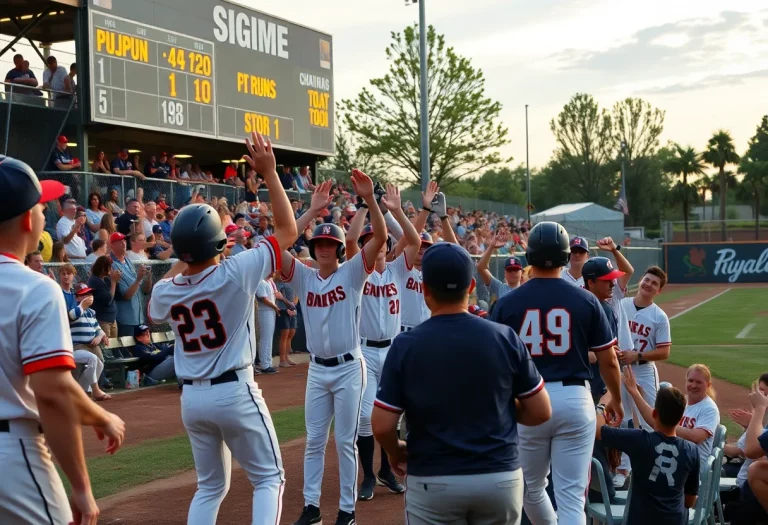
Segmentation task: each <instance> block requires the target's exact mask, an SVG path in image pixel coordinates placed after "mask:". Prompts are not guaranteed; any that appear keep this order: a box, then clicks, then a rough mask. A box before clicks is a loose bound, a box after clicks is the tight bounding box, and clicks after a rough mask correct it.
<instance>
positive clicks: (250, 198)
mask: <svg viewBox="0 0 768 525" xmlns="http://www.w3.org/2000/svg"><path fill="white" fill-rule="evenodd" d="M259 186H261V180H260V179H259V178H258V176H257V175H256V172H255V171H253V170H248V173H247V174H246V176H245V202H256V201H258V200H259V197H258V191H259Z"/></svg>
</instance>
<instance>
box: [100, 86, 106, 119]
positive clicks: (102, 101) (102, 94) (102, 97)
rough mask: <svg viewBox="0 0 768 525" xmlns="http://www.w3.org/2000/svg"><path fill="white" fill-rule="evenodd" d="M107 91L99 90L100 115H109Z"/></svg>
mask: <svg viewBox="0 0 768 525" xmlns="http://www.w3.org/2000/svg"><path fill="white" fill-rule="evenodd" d="M107 109H108V108H107V90H106V89H99V113H101V114H102V115H106V114H107Z"/></svg>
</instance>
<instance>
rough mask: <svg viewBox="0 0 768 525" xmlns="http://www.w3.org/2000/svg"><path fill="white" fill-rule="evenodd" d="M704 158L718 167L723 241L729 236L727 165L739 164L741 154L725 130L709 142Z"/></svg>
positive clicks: (718, 132) (716, 134)
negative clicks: (726, 212) (727, 226)
mask: <svg viewBox="0 0 768 525" xmlns="http://www.w3.org/2000/svg"><path fill="white" fill-rule="evenodd" d="M703 159H704V161H705V162H708V163H709V164H711V165H712V166H714V167H715V168H717V169H718V172H719V174H718V179H719V182H720V191H719V194H720V233H721V237H722V239H721V240H722V241H725V240H726V238H727V234H726V231H725V230H726V227H725V204H726V198H727V197H726V192H727V191H728V180H727V177H726V174H725V166H727V165H728V164H737V163H738V162H739V155H738V153H736V146H734V145H733V138H732V137H731V134H730V133H728V132H727V131H725V130H722V129H721V130H719V131H717V132H716V133H715V134H714V135H713V136H712V138H711V139H709V143H708V144H707V149H706V151H705V152H704V155H703Z"/></svg>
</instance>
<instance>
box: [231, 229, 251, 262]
mask: <svg viewBox="0 0 768 525" xmlns="http://www.w3.org/2000/svg"><path fill="white" fill-rule="evenodd" d="M230 226H235V225H234V224H232V225H230ZM233 237H234V238H235V244H234V246H232V249H231V254H232V255H237V254H238V253H242V252H244V251H245V250H247V249H248V239H250V237H251V234H250V232H247V231H246V230H244V229H242V228H238V227H237V226H235V230H234V232H233Z"/></svg>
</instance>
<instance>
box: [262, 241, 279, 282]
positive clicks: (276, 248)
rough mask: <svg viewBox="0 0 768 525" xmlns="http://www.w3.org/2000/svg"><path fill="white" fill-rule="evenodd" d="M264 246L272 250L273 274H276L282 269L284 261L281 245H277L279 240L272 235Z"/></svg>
mask: <svg viewBox="0 0 768 525" xmlns="http://www.w3.org/2000/svg"><path fill="white" fill-rule="evenodd" d="M263 242H264V244H266V245H267V246H269V247H270V248H271V249H272V257H271V259H272V272H271V273H275V271H276V270H278V269H279V268H280V267H281V264H282V260H281V256H282V252H281V251H280V245H279V244H277V239H275V237H274V236H273V235H270V236H269V237H267V238H266V239H264V241H263Z"/></svg>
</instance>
